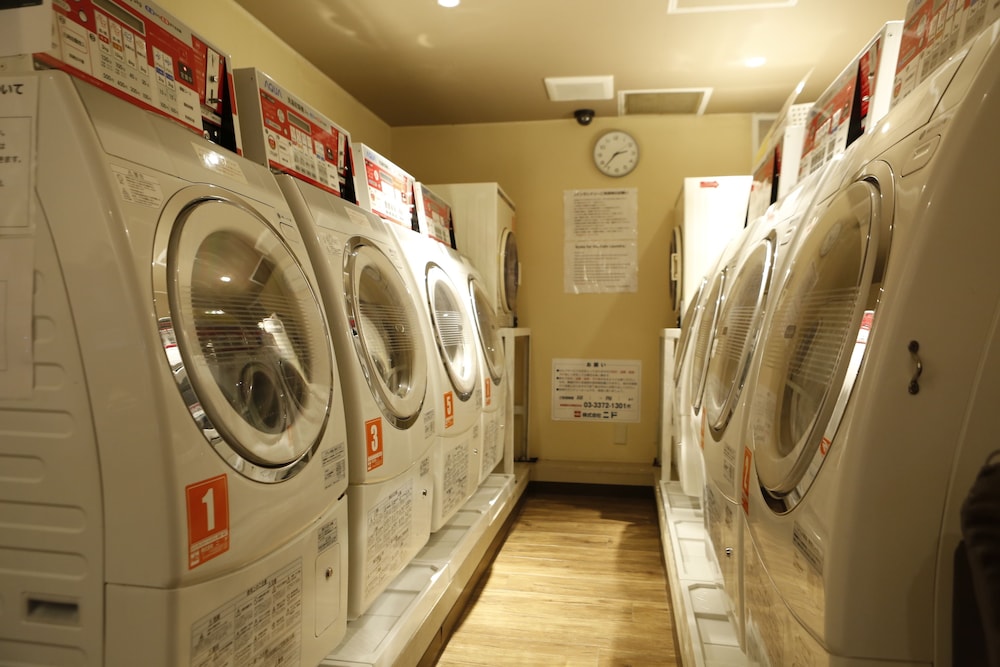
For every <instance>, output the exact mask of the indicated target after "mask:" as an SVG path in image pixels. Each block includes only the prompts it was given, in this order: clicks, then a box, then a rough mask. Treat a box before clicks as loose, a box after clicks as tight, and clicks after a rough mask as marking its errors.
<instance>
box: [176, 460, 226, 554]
mask: <svg viewBox="0 0 1000 667" xmlns="http://www.w3.org/2000/svg"><path fill="white" fill-rule="evenodd" d="M185 491H186V494H187V521H188V569H189V570H193V569H194V568H196V567H198V566H199V565H201V564H203V563H206V562H208V561H210V560H212V559H213V558H215V557H216V556H221V555H222V554H224V553H226V552H227V551H229V485H228V482H227V480H226V476H225V475H219V476H218V477H213V478H211V479H206V480H205V481H203V482H198V483H196V484H191V485H189V486H188V487H186V489H185Z"/></svg>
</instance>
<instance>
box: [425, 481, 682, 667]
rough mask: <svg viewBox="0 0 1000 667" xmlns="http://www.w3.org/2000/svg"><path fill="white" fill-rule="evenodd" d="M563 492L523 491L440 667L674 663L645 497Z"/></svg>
mask: <svg viewBox="0 0 1000 667" xmlns="http://www.w3.org/2000/svg"><path fill="white" fill-rule="evenodd" d="M566 486H567V485H561V486H554V485H546V486H543V487H539V485H538V483H534V484H533V485H532V486H529V488H528V490H527V491H526V492H525V497H524V499H523V502H522V506H521V510H520V513H519V514H518V515H517V518H516V519H515V520H514V523H513V525H512V527H511V530H510V533H509V535H508V537H507V540H506V542H504V544H503V546H502V547H501V548H500V550H499V551H498V552H497V555H496V558H495V560H494V561H493V564H492V567H490V568H488V569H487V570H486V571H485V573H484V574H483V577H482V578H481V579H480V580H479V583H478V585H477V586H476V588H475V589H473V592H472V595H471V599H470V601H469V604H468V606H467V607H466V608H465V612H464V614H463V616H462V617H461V620H460V621H459V622H458V624H457V627H456V629H455V630H454V632H453V634H452V635H451V638H450V639H449V640H448V642H447V644H446V645H445V647H444V650H443V651H442V652H441V653H440V655H439V657H438V659H437V663H436V664H437V665H438V666H439V667H458V666H466V665H469V666H472V665H484V666H486V665H488V666H490V667H503V666H506V665H539V666H545V667H550V666H556V665H571V666H574V667H576V666H580V667H583V666H586V667H610V666H617V667H625V666H629V667H644V666H650V667H652V666H654V665H656V666H659V665H679V664H680V663H679V659H678V658H677V657H676V652H675V650H674V633H673V618H672V616H671V612H670V603H669V599H670V597H669V593H668V590H667V582H666V574H665V572H664V568H663V558H662V551H661V547H660V536H659V525H658V523H657V515H656V504H655V502H656V501H655V498H654V495H653V493H652V490H651V489H650V490H649V491H650V492H649V495H648V497H647V496H645V495H644V496H642V497H623V496H621V495H616V494H614V493H608V490H607V489H602V488H597V489H590V488H587V489H586V492H584V493H581V492H579V491H573V492H570V491H569V489H567V488H566ZM602 491H603V492H602ZM634 495H635V494H633V496H634Z"/></svg>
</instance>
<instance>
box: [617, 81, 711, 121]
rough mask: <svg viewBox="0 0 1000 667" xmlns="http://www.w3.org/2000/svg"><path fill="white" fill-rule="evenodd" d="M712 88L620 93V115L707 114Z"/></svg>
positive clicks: (624, 91) (664, 89)
mask: <svg viewBox="0 0 1000 667" xmlns="http://www.w3.org/2000/svg"><path fill="white" fill-rule="evenodd" d="M711 96H712V89H711V88H662V89H660V90H621V91H618V115H619V116H637V115H642V114H660V115H662V114H696V115H698V116H700V115H701V114H703V113H705V107H707V106H708V98H709V97H711Z"/></svg>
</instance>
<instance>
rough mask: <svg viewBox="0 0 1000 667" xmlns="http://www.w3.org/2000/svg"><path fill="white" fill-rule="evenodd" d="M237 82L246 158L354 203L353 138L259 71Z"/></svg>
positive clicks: (245, 71)
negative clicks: (351, 144) (351, 143)
mask: <svg viewBox="0 0 1000 667" xmlns="http://www.w3.org/2000/svg"><path fill="white" fill-rule="evenodd" d="M235 79H236V99H237V100H238V102H239V105H240V107H241V108H242V109H243V113H242V114H241V115H240V123H242V135H243V149H244V151H246V156H247V157H248V158H250V159H251V160H254V161H255V162H259V163H261V164H264V165H267V166H268V167H270V168H271V169H274V170H275V171H280V172H282V173H285V174H290V175H292V176H295V177H296V178H299V179H301V180H303V181H305V182H307V183H311V184H312V185H315V186H316V187H319V188H322V189H324V190H326V191H327V192H332V193H333V194H335V195H337V196H338V197H342V198H343V199H347V200H348V201H351V202H355V201H356V199H355V196H354V178H353V173H352V171H353V170H352V169H351V166H352V165H351V153H350V151H351V147H350V142H351V135H350V133H348V132H347V130H345V129H344V128H342V127H340V126H339V125H337V124H336V123H334V122H333V121H332V120H330V119H328V118H327V117H326V116H324V115H323V114H321V113H319V112H318V111H316V110H315V109H313V108H312V107H311V106H309V105H308V104H306V103H305V102H303V101H302V100H300V99H299V98H297V97H295V96H294V95H292V94H291V93H289V92H288V91H287V90H285V89H284V88H282V87H281V86H279V85H278V84H277V83H275V81H274V79H272V78H271V77H269V76H268V75H267V74H264V73H263V72H261V71H260V70H258V69H255V68H249V67H248V68H240V69H238V70H236V74H235Z"/></svg>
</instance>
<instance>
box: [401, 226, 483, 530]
mask: <svg viewBox="0 0 1000 667" xmlns="http://www.w3.org/2000/svg"><path fill="white" fill-rule="evenodd" d="M386 227H387V228H389V229H390V231H391V233H392V234H393V236H394V237H395V238H396V240H397V241H398V243H399V247H400V251H401V253H402V255H403V256H404V258H405V260H406V264H407V268H408V269H409V271H410V273H411V275H412V277H413V280H414V283H415V284H416V286H417V291H418V293H419V294H420V297H421V300H422V302H423V305H422V307H423V309H424V312H425V316H426V319H427V321H428V322H429V324H430V329H431V330H430V331H429V332H427V335H426V341H427V347H428V349H427V351H426V355H427V364H428V366H429V369H428V395H429V400H428V408H427V410H426V414H428V415H430V417H429V421H427V422H425V428H428V429H429V430H431V431H432V432H433V434H434V437H435V439H436V442H435V445H434V448H435V451H434V457H433V464H434V507H433V514H432V515H431V532H436V531H437V530H439V529H440V528H441V527H442V526H444V525H445V524H446V523H447V522H448V520H449V519H450V518H451V517H452V516H454V514H455V512H457V511H458V510H459V509H460V508H461V507H462V505H464V504H465V503H466V501H468V499H469V498H470V497H472V494H473V493H474V492H475V490H476V488H477V487H478V486H479V467H480V463H479V462H480V448H481V447H482V429H481V424H480V422H481V413H482V410H481V406H480V403H481V397H480V394H481V392H482V389H481V384H480V379H479V373H480V369H479V348H478V341H477V334H476V325H475V322H473V320H472V310H471V308H470V304H469V300H468V299H467V298H466V296H465V292H464V287H465V284H464V282H463V281H462V275H458V276H457V277H455V278H453V277H452V275H451V273H450V272H449V269H450V264H451V261H450V258H449V257H448V255H447V252H446V248H445V246H444V245H442V244H441V243H439V242H438V241H437V240H435V239H433V238H431V237H429V236H425V235H424V234H421V233H420V232H418V231H414V230H412V229H409V228H407V227H403V226H402V225H398V224H396V223H393V222H386Z"/></svg>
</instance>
